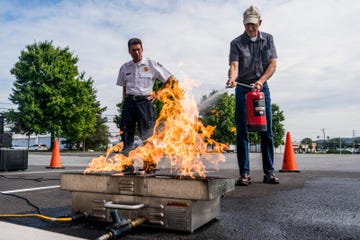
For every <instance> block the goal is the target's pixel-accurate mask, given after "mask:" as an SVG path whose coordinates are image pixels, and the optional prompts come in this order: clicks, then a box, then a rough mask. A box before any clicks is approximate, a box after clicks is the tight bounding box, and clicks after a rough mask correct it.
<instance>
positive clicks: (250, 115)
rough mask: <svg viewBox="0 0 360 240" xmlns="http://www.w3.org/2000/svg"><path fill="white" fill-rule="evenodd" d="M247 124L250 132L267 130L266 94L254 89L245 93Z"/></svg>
mask: <svg viewBox="0 0 360 240" xmlns="http://www.w3.org/2000/svg"><path fill="white" fill-rule="evenodd" d="M245 101H246V115H247V126H248V130H249V131H250V132H266V131H267V125H266V111H265V95H264V93H263V92H261V91H260V90H258V89H253V90H252V91H250V92H248V93H247V94H246V95H245Z"/></svg>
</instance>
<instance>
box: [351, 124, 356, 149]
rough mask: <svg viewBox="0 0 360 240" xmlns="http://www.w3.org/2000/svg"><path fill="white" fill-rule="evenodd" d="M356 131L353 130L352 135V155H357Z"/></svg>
mask: <svg viewBox="0 0 360 240" xmlns="http://www.w3.org/2000/svg"><path fill="white" fill-rule="evenodd" d="M355 133H356V131H355V130H352V134H353V139H352V154H354V153H355Z"/></svg>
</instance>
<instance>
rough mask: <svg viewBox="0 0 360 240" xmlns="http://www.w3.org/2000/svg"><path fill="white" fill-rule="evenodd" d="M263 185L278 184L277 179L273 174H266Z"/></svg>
mask: <svg viewBox="0 0 360 240" xmlns="http://www.w3.org/2000/svg"><path fill="white" fill-rule="evenodd" d="M263 183H267V184H279V183H280V182H279V178H278V177H276V176H275V174H274V173H268V174H265V175H264V180H263Z"/></svg>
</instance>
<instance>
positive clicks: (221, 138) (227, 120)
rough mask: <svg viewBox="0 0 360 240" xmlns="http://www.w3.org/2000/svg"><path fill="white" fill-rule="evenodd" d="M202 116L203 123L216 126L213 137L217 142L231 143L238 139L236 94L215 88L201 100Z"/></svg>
mask: <svg viewBox="0 0 360 240" xmlns="http://www.w3.org/2000/svg"><path fill="white" fill-rule="evenodd" d="M199 109H200V116H201V119H202V122H203V124H204V125H205V126H206V125H211V126H216V128H215V130H214V133H213V136H212V138H213V139H214V140H216V141H217V142H221V143H225V144H231V143H234V142H235V141H236V132H235V118H234V114H235V97H234V94H231V95H229V94H228V93H226V92H225V93H220V94H219V92H218V91H215V90H213V91H212V92H211V93H210V94H209V96H203V97H202V100H201V101H200V106H199Z"/></svg>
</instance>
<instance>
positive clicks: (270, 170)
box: [227, 5, 279, 186]
mask: <svg viewBox="0 0 360 240" xmlns="http://www.w3.org/2000/svg"><path fill="white" fill-rule="evenodd" d="M261 22H262V20H261V14H260V11H259V9H258V8H257V7H255V6H253V5H252V6H250V7H249V8H248V9H246V10H245V12H244V19H243V23H244V27H245V31H244V33H243V34H241V35H240V36H239V37H237V38H235V39H234V40H233V41H231V44H230V54H229V64H230V68H229V71H228V74H229V76H228V77H229V78H228V81H227V85H229V86H231V87H236V89H235V96H236V109H235V123H236V147H237V159H238V164H239V172H240V178H239V180H238V181H237V182H236V185H237V186H247V185H249V184H250V183H251V178H250V166H249V148H248V145H249V140H248V135H249V132H248V128H247V125H246V103H245V95H246V93H248V92H249V91H251V89H250V88H247V87H243V86H241V85H239V84H237V83H243V84H247V85H250V84H254V86H255V87H256V88H257V89H259V90H261V91H262V92H263V93H264V95H265V107H266V121H267V131H266V132H260V136H261V152H262V160H263V171H264V179H263V182H264V183H268V184H278V183H279V179H278V178H277V177H276V176H275V175H274V167H273V163H274V138H273V133H272V112H271V98H270V91H269V86H268V84H267V81H268V80H269V79H270V77H271V76H272V75H273V73H274V72H275V70H276V59H277V53H276V48H275V45H274V41H273V37H272V35H271V34H268V33H265V32H260V31H259V27H260V25H261Z"/></svg>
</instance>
